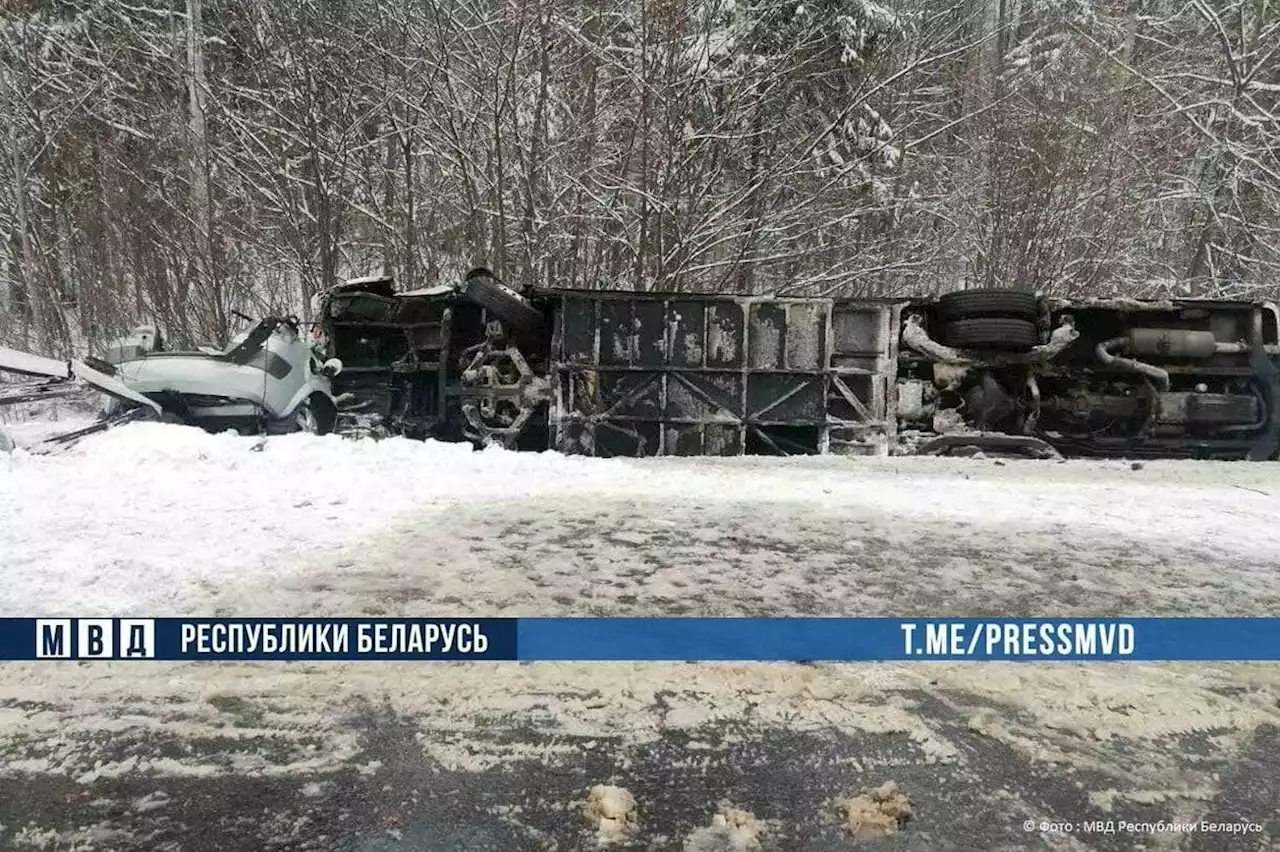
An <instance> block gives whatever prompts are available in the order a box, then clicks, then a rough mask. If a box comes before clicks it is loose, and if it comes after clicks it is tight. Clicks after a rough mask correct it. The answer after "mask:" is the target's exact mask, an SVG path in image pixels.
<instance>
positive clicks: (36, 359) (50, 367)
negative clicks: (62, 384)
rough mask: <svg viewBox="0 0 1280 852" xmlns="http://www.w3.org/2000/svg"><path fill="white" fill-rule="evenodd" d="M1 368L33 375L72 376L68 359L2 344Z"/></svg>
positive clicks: (0, 349)
mask: <svg viewBox="0 0 1280 852" xmlns="http://www.w3.org/2000/svg"><path fill="white" fill-rule="evenodd" d="M0 370H9V371H11V372H14V373H23V374H27V375H33V376H53V377H57V378H65V377H67V376H70V375H71V373H70V367H69V365H68V363H67V362H66V361H58V360H56V359H54V358H45V357H43V356H40V355H31V354H29V353H27V352H19V351H18V350H16V349H9V348H7V347H4V346H0Z"/></svg>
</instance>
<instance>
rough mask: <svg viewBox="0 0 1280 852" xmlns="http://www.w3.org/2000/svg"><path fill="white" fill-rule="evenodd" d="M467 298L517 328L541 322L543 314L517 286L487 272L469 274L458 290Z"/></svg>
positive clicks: (525, 328) (531, 326)
mask: <svg viewBox="0 0 1280 852" xmlns="http://www.w3.org/2000/svg"><path fill="white" fill-rule="evenodd" d="M458 293H459V295H461V296H462V298H464V299H466V300H467V301H468V302H471V303H473V304H476V305H479V306H480V307H482V308H484V309H485V310H486V311H488V312H489V313H490V314H492V315H493V316H495V317H497V318H498V319H500V320H502V321H503V322H505V323H506V324H507V325H509V326H511V327H512V328H513V329H515V330H516V331H531V330H532V329H535V328H537V327H538V326H540V325H542V314H541V313H539V312H538V309H537V308H535V307H534V306H533V305H531V304H529V300H528V299H526V298H525V297H524V296H521V295H520V294H519V293H517V292H516V291H515V290H512V289H511V288H510V287H507V286H506V285H505V284H501V283H499V281H498V279H496V278H492V277H489V276H487V275H473V276H469V277H468V278H467V280H466V281H464V282H462V287H461V288H460V289H459V291H458Z"/></svg>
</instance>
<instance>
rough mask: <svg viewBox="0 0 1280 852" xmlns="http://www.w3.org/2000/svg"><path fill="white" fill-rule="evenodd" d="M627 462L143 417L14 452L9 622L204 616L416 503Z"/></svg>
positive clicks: (6, 517)
mask: <svg viewBox="0 0 1280 852" xmlns="http://www.w3.org/2000/svg"><path fill="white" fill-rule="evenodd" d="M601 476H604V477H606V478H608V479H609V480H611V481H616V480H617V470H616V468H614V467H610V466H608V465H607V463H603V462H600V461H597V460H593V459H585V458H564V457H560V456H556V455H554V454H550V453H548V454H515V453H503V452H473V451H472V450H471V448H470V447H469V446H465V445H459V444H444V443H435V442H426V443H422V442H417V441H409V440H403V439H390V440H385V441H349V440H344V439H342V438H338V437H335V436H326V437H315V436H309V435H288V436H281V437H277V438H272V439H269V440H266V441H262V440H260V439H256V438H248V437H242V436H239V435H235V434H233V433H224V434H221V435H210V434H207V433H205V432H202V431H200V430H197V429H191V428H186V427H182V426H171V425H166V424H151V423H144V424H136V425H132V426H128V427H122V428H117V429H113V430H111V431H109V432H107V433H104V434H102V435H95V436H91V437H89V438H86V439H85V440H83V441H81V442H80V443H79V444H78V445H77V446H76V447H74V448H73V449H72V450H71V451H69V452H67V453H65V454H59V455H56V456H32V455H27V454H25V453H24V452H23V451H22V450H21V449H19V450H17V451H16V452H15V453H14V454H12V455H11V456H9V457H5V458H0V554H3V559H2V561H3V564H4V569H5V587H6V588H5V592H4V593H3V595H0V614H3V615H6V616H17V615H37V614H52V613H72V612H85V613H87V612H97V613H103V614H112V615H116V614H121V615H122V614H126V613H128V612H135V613H136V612H141V611H142V610H146V611H147V612H149V613H154V614H155V615H176V614H182V613H186V612H192V611H200V604H201V600H202V597H203V596H202V595H201V594H200V593H201V591H213V590H215V589H217V588H218V587H222V586H225V585H233V584H236V583H237V582H240V581H244V580H246V579H253V580H255V581H262V580H263V579H264V577H270V576H272V575H274V574H278V573H279V572H282V571H285V570H287V569H288V567H289V566H290V565H293V564H296V563H300V562H301V561H303V560H305V559H307V558H314V556H315V554H316V553H318V552H324V551H326V550H335V549H337V548H339V547H341V546H342V545H344V544H346V543H348V542H350V541H352V540H354V539H358V538H362V537H365V536H369V535H371V534H373V533H374V532H376V531H377V530H378V529H379V528H381V527H384V526H387V525H389V524H392V523H394V522H396V521H398V520H400V519H402V518H403V517H404V515H405V514H406V513H410V512H412V511H414V510H415V509H416V510H418V511H422V512H430V511H433V510H434V511H438V510H439V509H440V508H442V507H444V506H446V505H448V504H450V503H456V502H465V501H490V500H502V499H505V498H516V497H529V496H531V495H536V494H540V493H554V492H555V491H557V490H562V489H569V488H577V487H584V486H586V487H590V485H591V484H592V483H593V482H598V481H599V480H600V478H601Z"/></svg>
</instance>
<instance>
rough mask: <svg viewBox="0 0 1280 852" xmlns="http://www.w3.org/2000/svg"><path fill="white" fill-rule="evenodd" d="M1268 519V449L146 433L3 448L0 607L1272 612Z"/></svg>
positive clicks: (1272, 474) (1276, 586)
mask: <svg viewBox="0 0 1280 852" xmlns="http://www.w3.org/2000/svg"><path fill="white" fill-rule="evenodd" d="M1277 517H1280V469H1278V468H1277V467H1276V466H1274V465H1270V464H1264V465H1249V464H1230V463H1149V464H1146V465H1145V466H1142V467H1141V468H1140V469H1137V470H1134V469H1132V468H1131V467H1130V466H1129V465H1128V464H1125V463H1118V462H1110V463H1088V462H1070V463H1066V464H1053V463H1051V462H1027V461H1011V462H1008V463H994V462H991V461H983V460H946V459H919V458H900V459H830V458H824V459H793V460H788V461H785V462H783V461H778V460H763V459H733V460H710V459H688V460H683V459H666V460H651V461H629V460H602V459H589V458H582V457H566V456H561V455H558V454H555V453H539V454H526V453H507V452H502V451H499V450H492V451H486V452H474V451H472V450H471V449H470V448H469V447H467V446H464V445H457V444H443V443H436V442H427V443H420V442H415V441H408V440H402V439H391V440H384V441H367V440H366V441H351V440H345V439H342V438H338V437H333V436H328V437H323V438H317V437H313V436H304V435H296V436H282V437H279V438H273V439H270V440H267V441H260V440H258V439H255V438H247V437H240V436H236V435H233V434H230V433H227V434H223V435H208V434H205V433H203V432H200V431H198V430H195V429H189V428H184V427H180V426H171V425H164V424H137V425H132V426H129V427H124V428H118V429H115V430H112V431H110V432H107V433H105V434H101V435H95V436H91V437H89V438H86V439H84V440H82V441H81V442H80V443H79V444H77V445H76V446H75V447H74V448H72V449H70V450H69V451H67V452H64V453H60V454H55V455H30V454H27V453H24V452H23V451H22V450H18V451H16V452H15V453H13V454H11V455H9V456H5V457H0V518H3V519H4V521H3V523H2V524H0V553H3V554H4V555H5V556H4V563H5V568H6V587H5V590H4V592H3V594H2V595H0V614H3V615H10V616H19V615H27V616H30V615H36V614H39V615H44V614H54V613H87V612H97V613H102V614H104V615H125V614H130V613H133V614H143V613H148V614H155V615H178V614H186V613H207V612H209V611H210V610H211V609H212V608H215V607H216V608H217V609H218V610H220V611H231V612H237V613H246V614H247V613H249V612H257V613H262V614H285V613H286V612H292V611H294V610H296V609H299V608H301V609H306V610H314V609H315V608H316V607H321V608H323V609H328V610H332V611H334V612H338V611H350V605H351V604H352V603H355V602H356V601H353V600H350V599H345V598H344V595H347V594H350V593H352V592H354V591H359V590H360V589H361V588H362V584H363V583H366V581H370V580H372V581H374V582H375V584H380V583H384V582H385V583H393V580H394V578H395V577H397V576H398V577H401V579H403V580H404V582H405V583H406V584H408V586H409V587H410V588H412V587H417V588H420V589H430V590H431V592H432V594H431V595H429V596H427V597H425V598H424V597H423V596H421V595H416V596H414V601H415V602H416V603H417V604H422V603H428V604H433V603H434V604H439V603H444V604H445V605H446V608H449V609H453V610H458V611H466V612H475V611H476V610H477V609H483V610H485V611H489V612H494V611H495V608H496V609H497V610H501V611H503V612H514V611H519V612H521V613H523V614H547V610H548V608H551V609H554V610H556V611H558V612H577V613H579V614H582V607H583V606H584V605H585V606H588V607H591V608H593V609H601V610H608V611H619V610H623V609H627V608H630V609H634V608H635V607H634V604H636V602H637V600H636V599H632V600H630V601H628V599H627V598H625V597H622V598H621V599H620V598H619V596H620V595H621V596H625V595H626V594H628V591H627V590H626V588H625V587H626V586H628V585H634V586H635V587H636V588H635V589H633V590H630V592H631V593H633V595H638V596H639V599H643V600H645V601H646V602H647V603H651V604H653V605H652V606H648V608H649V609H658V610H661V609H662V608H663V605H662V599H663V596H665V599H667V600H669V602H671V603H673V604H676V605H679V604H680V603H681V600H680V599H681V594H682V593H681V592H680V591H679V590H680V588H681V586H680V581H681V575H683V574H686V573H689V572H693V573H695V574H706V575H707V577H706V578H702V579H708V578H709V580H710V582H712V583H713V584H714V585H715V591H716V592H717V595H719V596H720V597H721V598H723V599H724V600H723V602H724V603H725V604H726V605H725V606H723V607H721V608H722V609H729V610H749V609H751V608H752V606H751V603H750V600H751V598H750V596H752V595H754V596H756V597H758V599H759V601H758V603H759V607H758V608H762V609H764V610H767V611H775V612H785V611H787V610H791V611H805V610H810V609H815V608H817V609H826V610H828V611H838V610H833V608H832V605H833V604H834V603H837V602H839V603H854V602H856V600H857V599H858V598H859V596H862V597H866V598H867V600H865V601H863V603H864V604H867V605H869V606H872V607H873V608H874V609H875V610H876V611H878V612H885V613H891V612H893V611H895V610H901V609H902V607H903V606H904V605H905V606H908V607H911V608H913V609H914V610H920V607H919V606H918V604H919V603H920V600H919V599H918V598H912V597H910V596H905V597H903V596H896V599H895V596H893V595H891V592H892V588H890V587H898V589H899V591H901V590H902V588H903V587H904V586H910V585H914V584H915V583H917V582H919V581H922V580H926V579H929V578H932V579H933V580H935V581H937V582H934V583H931V584H927V585H928V588H930V589H932V590H934V591H935V592H936V591H942V592H943V593H944V594H945V595H946V597H947V598H950V599H951V600H953V601H954V600H957V599H959V600H963V601H967V602H968V603H969V604H971V609H973V611H974V612H984V613H985V612H991V611H993V607H992V606H990V605H989V604H986V605H984V603H983V598H984V597H986V598H988V599H990V600H992V601H998V602H1000V603H1001V604H1005V603H1007V601H1005V600H1004V599H1003V598H1004V593H1005V592H1007V591H1009V590H1016V589H1021V590H1023V591H1025V593H1026V594H1027V595H1030V596H1033V595H1034V594H1035V593H1036V590H1037V589H1041V591H1043V586H1044V585H1045V584H1046V583H1050V582H1052V583H1054V584H1055V585H1056V586H1062V587H1063V588H1062V589H1060V590H1059V591H1061V592H1062V593H1063V594H1065V595H1066V596H1067V598H1069V600H1068V601H1067V602H1066V606H1067V608H1069V609H1071V610H1072V611H1076V612H1081V613H1086V612H1090V611H1107V612H1116V611H1120V612H1126V611H1127V612H1129V613H1130V614H1133V613H1134V610H1135V609H1136V610H1141V611H1143V612H1152V613H1155V612H1172V611H1176V610H1185V611H1187V613H1188V614H1192V612H1194V610H1195V608H1196V607H1197V606H1218V607H1219V608H1221V607H1224V606H1225V607H1226V608H1227V609H1228V610H1232V611H1238V612H1242V613H1243V612H1255V611H1274V610H1275V609H1276V608H1277V606H1280V575H1278V573H1277V571H1275V570H1274V569H1275V566H1277V565H1280V525H1278V524H1276V523H1275V520H1274V519H1275V518H1277ZM476 527H483V528H486V530H487V532H486V534H485V535H476V529H475V528H476ZM663 541H666V542H668V545H669V546H668V551H669V559H668V560H666V561H665V564H648V563H652V561H653V560H652V556H651V552H652V551H653V549H654V547H652V545H658V546H659V547H658V549H659V550H660V549H661V547H660V545H661V544H662V542H663ZM638 551H644V552H645V554H646V556H645V557H644V559H641V560H639V562H637V559H636V553H637V552H638ZM503 552H505V555H503ZM495 554H496V555H497V556H498V557H499V558H493V557H494V556H495ZM539 554H542V555H543V558H541V559H539V558H537V557H538V555H539ZM645 560H648V563H646V562H645ZM388 563H398V564H399V565H400V566H402V567H400V568H397V567H395V566H389V565H388ZM632 563H636V564H632ZM645 564H648V569H647V570H640V569H643V568H644V567H645ZM637 566H639V567H637ZM699 566H702V567H704V568H706V567H710V569H711V570H708V571H699ZM630 569H636V571H639V574H637V575H636V576H637V577H638V578H639V579H637V580H635V581H633V582H629V581H626V578H625V577H623V578H622V580H621V581H618V582H615V580H617V579H618V578H617V577H616V576H615V575H618V574H619V572H621V573H622V574H625V573H626V572H627V571H628V570H630ZM633 573H635V572H633ZM317 577H324V578H326V582H329V583H330V585H331V586H332V587H334V588H337V590H338V591H337V593H336V595H337V596H336V597H335V596H334V595H332V594H326V593H325V592H324V590H322V589H315V588H313V589H312V591H311V592H310V594H308V593H307V592H306V591H305V589H306V588H307V584H308V583H309V582H310V581H313V580H315V579H316V578H317ZM344 577H345V582H344V580H343V578H344ZM1153 577H1154V578H1159V579H1160V581H1161V582H1162V584H1163V585H1165V586H1168V587H1169V588H1170V589H1171V592H1172V595H1173V596H1172V597H1168V596H1166V597H1152V596H1151V595H1150V594H1149V592H1150V588H1151V584H1152V582H1153ZM686 579H689V578H686ZM939 583H941V586H939ZM311 585H312V586H315V585H316V584H315V583H312V584H311ZM922 585H925V584H922ZM1067 586H1070V587H1071V588H1066V587H1067ZM273 589H287V591H288V593H287V594H286V595H277V596H274V597H275V599H273V595H272V590H273ZM610 589H613V590H614V591H613V592H611V591H610ZM618 589H622V591H618ZM877 589H880V592H877ZM373 591H374V592H376V591H377V590H376V589H374V590H373ZM698 591H699V590H696V589H695V590H690V592H689V594H690V595H692V596H693V598H692V599H694V600H704V601H705V602H706V607H711V608H714V607H715V603H714V601H712V600H711V597H710V596H709V595H707V594H706V592H707V591H708V589H707V588H706V587H705V586H704V587H703V588H702V589H701V590H700V591H701V594H694V593H695V592H698ZM881 592H883V594H881ZM864 593H865V594H864ZM424 594H426V592H425V591H424ZM565 595H568V596H569V597H568V598H565ZM806 596H808V597H809V598H812V602H811V603H810V604H806V603H805V597H806ZM936 597H937V595H932V596H930V600H932V599H935V598H936ZM1058 597H1062V594H1060V595H1058ZM1209 598H1212V600H1209ZM619 599H620V600H621V603H619V602H618V601H619ZM557 601H559V603H557ZM876 601H879V603H877V602H876ZM1117 602H1120V603H1122V604H1126V605H1122V606H1118V605H1117ZM360 603H362V604H364V603H373V601H367V600H361V601H360ZM378 603H380V604H381V605H382V606H384V607H385V606H387V605H388V601H385V600H384V601H380V602H378ZM685 603H686V604H687V603H688V601H685ZM1044 603H1045V604H1046V605H1047V604H1048V603H1049V601H1048V600H1045V601H1044ZM391 604H392V605H394V600H393V601H391ZM1024 604H1025V605H1024V606H1022V607H1020V608H1019V609H1020V611H1035V610H1037V609H1038V606H1037V605H1036V601H1035V600H1034V597H1029V598H1027V599H1026V600H1025V601H1024ZM1057 605H1059V606H1061V605H1063V601H1061V600H1058V601H1057ZM667 608H668V609H670V608H671V607H667ZM683 609H684V608H680V607H677V611H683ZM962 609H963V607H962ZM995 609H999V607H996V608H995ZM353 614H354V613H353ZM1045 614H1049V613H1047V612H1046V613H1045Z"/></svg>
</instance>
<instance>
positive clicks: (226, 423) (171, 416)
mask: <svg viewBox="0 0 1280 852" xmlns="http://www.w3.org/2000/svg"><path fill="white" fill-rule="evenodd" d="M161 347H162V343H161V341H160V337H159V335H158V334H156V333H155V332H154V329H151V328H148V327H141V328H139V329H135V330H134V333H133V334H132V335H130V336H129V337H128V338H125V339H122V340H120V341H114V342H113V343H112V344H111V345H110V346H109V347H108V359H110V360H111V361H113V362H114V363H111V364H110V368H111V370H110V374H111V375H112V376H114V377H115V378H117V379H118V380H119V381H120V382H122V383H123V384H124V385H126V386H127V387H128V388H130V389H131V390H133V391H135V392H137V393H139V394H142V395H143V396H145V397H147V398H148V399H150V400H152V401H154V402H156V403H158V404H159V405H160V407H161V409H162V418H163V419H166V420H171V421H174V422H181V423H186V424H188V425H192V426H200V427H202V428H205V429H208V430H210V431H223V430H225V429H235V430H237V431H241V432H249V433H257V432H264V431H265V432H269V433H281V432H294V431H301V432H310V433H312V434H316V435H324V434H328V433H329V432H332V431H333V429H334V425H335V423H336V422H337V413H338V406H337V403H336V401H335V400H334V396H333V389H332V385H331V380H332V378H333V377H334V376H336V375H337V374H338V373H339V372H341V370H342V362H341V361H340V360H338V359H336V358H331V359H327V360H323V361H322V360H321V359H320V357H319V356H318V355H317V353H316V352H315V350H314V349H313V347H312V344H311V341H310V340H309V338H308V336H307V335H304V334H303V333H302V330H301V323H300V321H299V320H298V319H297V318H296V317H267V318H265V319H263V320H260V321H258V322H256V323H255V324H253V325H252V326H251V327H250V328H248V329H247V330H246V331H244V332H242V333H241V334H239V335H237V336H236V337H235V338H233V339H232V341H231V344H230V345H229V346H228V347H227V348H226V349H218V348H216V347H208V346H205V347H200V348H199V349H197V350H195V351H173V352H170V351H165V350H164V349H163V348H161ZM126 407H127V403H125V402H124V401H122V400H119V399H117V398H108V400H107V403H106V410H105V412H104V413H105V414H106V415H107V416H108V417H110V416H113V415H114V414H116V413H117V412H119V411H121V410H123V409H124V408H126Z"/></svg>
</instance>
